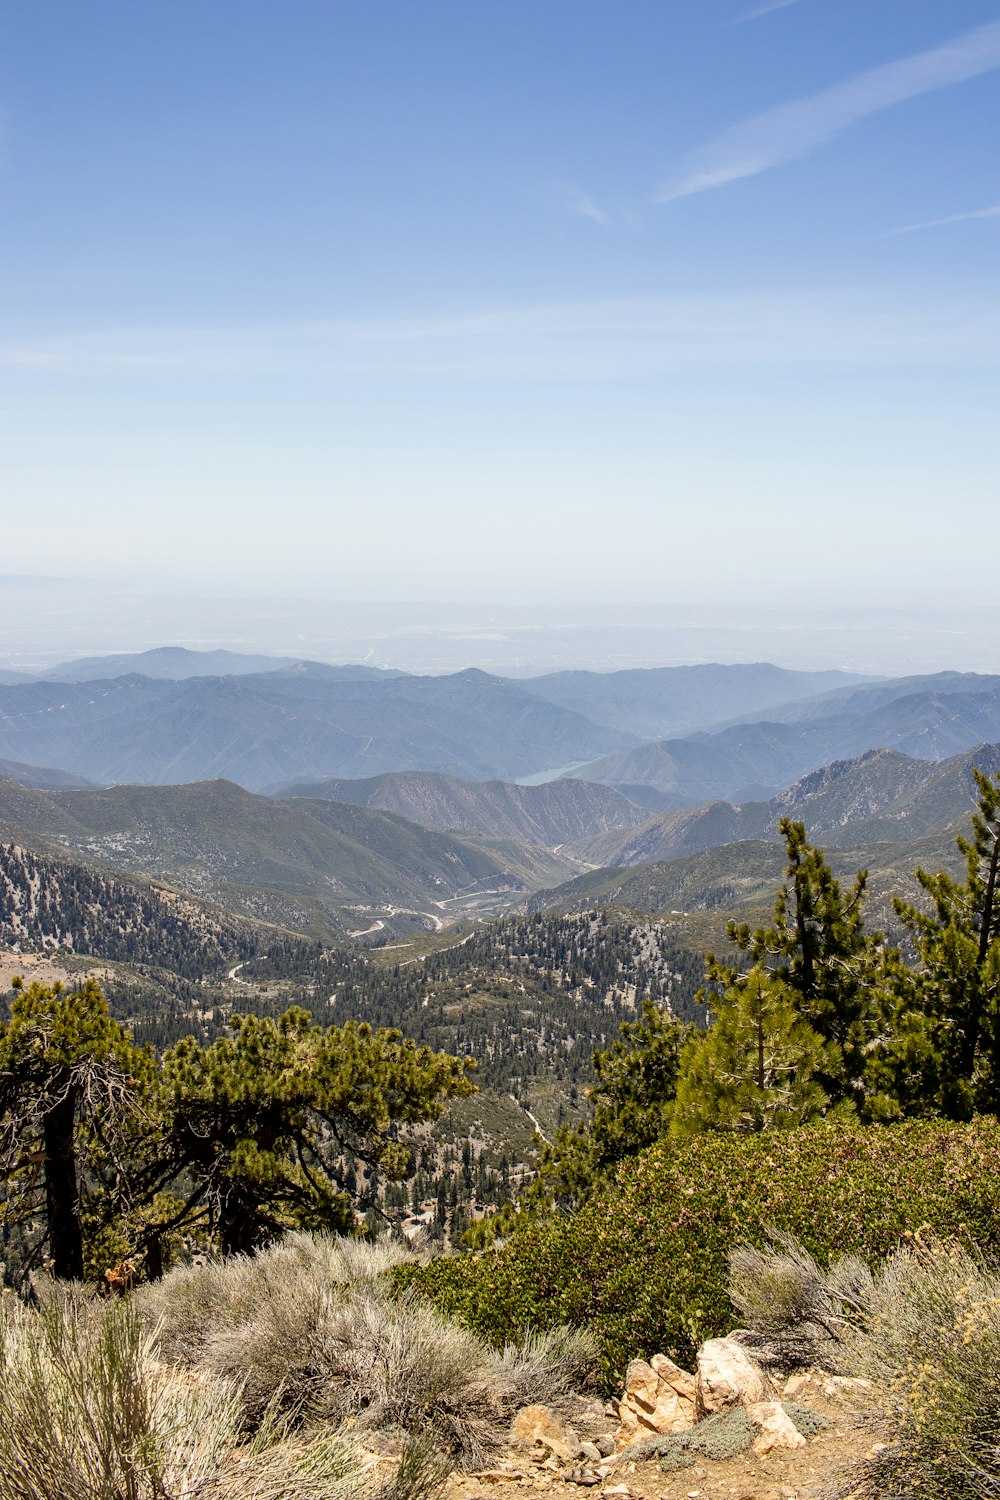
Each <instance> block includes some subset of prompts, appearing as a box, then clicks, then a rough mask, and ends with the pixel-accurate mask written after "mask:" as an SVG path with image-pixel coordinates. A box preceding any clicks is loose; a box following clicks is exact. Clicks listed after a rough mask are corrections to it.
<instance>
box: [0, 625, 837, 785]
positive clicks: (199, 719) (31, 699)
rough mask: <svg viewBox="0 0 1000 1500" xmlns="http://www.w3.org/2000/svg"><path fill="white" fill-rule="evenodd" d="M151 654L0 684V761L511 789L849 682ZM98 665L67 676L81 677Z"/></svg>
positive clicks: (757, 672)
mask: <svg viewBox="0 0 1000 1500" xmlns="http://www.w3.org/2000/svg"><path fill="white" fill-rule="evenodd" d="M152 654H153V656H154V657H155V658H156V661H155V663H154V664H153V669H154V670H155V671H156V673H157V674H158V675H148V674H147V673H144V671H143V670H142V669H144V668H148V667H149V666H150V663H149V662H148V661H147V660H146V658H145V656H140V657H137V658H119V659H118V660H117V662H116V663H113V664H112V666H111V667H108V668H107V671H116V670H117V668H118V667H127V666H131V667H132V668H139V670H131V671H128V672H126V674H125V675H116V676H108V675H107V674H106V671H104V670H103V669H102V675H99V676H97V677H93V678H87V679H86V680H59V681H55V680H49V681H33V682H22V683H21V684H19V685H16V686H14V685H10V684H6V685H0V757H2V758H6V759H9V760H12V761H19V762H27V763H31V764H37V765H54V766H60V767H62V768H64V769H65V770H66V771H69V772H72V773H73V774H74V775H77V776H83V777H86V778H88V779H89V780H91V781H95V782H99V783H104V784H107V783H112V782H131V783H142V784H147V785H149V784H168V783H181V782H189V781H199V780H206V779H213V778H217V777H223V778H225V779H228V780H232V781H236V782H238V783H239V784H240V785H242V786H245V787H247V788H248V789H249V790H253V791H263V790H266V789H268V788H270V787H275V786H280V785H285V784H287V783H289V782H292V781H295V780H303V779H304V780H313V781H314V780H319V779H321V778H326V777H335V778H338V779H343V778H351V779H356V778H360V779H364V778H368V777H371V776H376V775H382V774H384V773H386V772H390V771H414V770H421V771H438V772H442V773H444V774H446V775H451V776H458V777H461V778H464V779H467V780H472V781H491V780H496V779H501V780H505V781H517V780H521V779H527V778H530V777H532V776H535V775H537V774H538V773H550V772H552V773H554V772H555V771H557V770H559V769H565V768H567V767H573V766H579V765H581V764H583V763H584V762H589V761H594V760H597V759H599V758H603V757H607V756H609V755H620V754H622V753H623V752H627V751H630V750H632V749H634V748H635V747H636V746H637V745H638V744H639V742H640V739H641V737H642V736H641V734H640V733H638V732H636V730H634V729H631V728H629V727H627V726H628V725H629V724H635V725H637V726H643V732H645V730H646V729H647V728H648V727H649V726H651V725H653V726H656V727H657V729H658V732H662V729H663V726H664V724H668V725H670V724H677V723H683V724H684V725H690V724H696V725H697V727H701V728H703V727H705V726H706V725H709V724H713V723H719V722H721V721H722V720H724V719H725V718H727V717H731V715H732V711H733V708H734V706H735V707H738V708H739V709H740V710H741V711H742V712H745V713H750V712H756V713H761V712H764V711H765V710H766V709H768V708H769V707H780V706H781V705H782V704H785V705H787V704H788V703H790V702H797V701H799V700H800V699H802V698H808V697H810V696H815V694H816V692H817V689H823V690H824V691H826V690H828V689H829V687H830V685H831V681H834V682H843V683H846V684H847V685H853V684H854V683H856V682H857V679H856V678H853V677H850V676H847V675H846V674H836V673H808V672H788V671H784V670H782V669H779V668H776V667H770V666H766V665H749V666H733V667H714V666H709V667H697V668H663V669H654V670H650V671H649V672H624V673H620V672H610V673H597V672H591V673H572V674H556V675H555V677H553V678H536V679H529V680H527V681H521V680H517V681H515V680H512V679H508V678H502V677H493V676H491V675H490V674H489V673H486V672H481V671H478V670H471V669H470V670H468V671H464V672H457V673H454V674H452V675H450V676H446V677H415V676H408V675H406V674H403V673H392V672H383V671H381V670H379V669H377V668H366V667H331V666H324V665H322V664H318V663H315V662H295V663H293V664H291V665H284V666H278V667H274V668H273V669H270V670H267V671H248V672H245V673H244V674H243V675H236V674H234V672H233V671H231V670H227V671H226V673H225V675H221V676H207V675H194V667H192V664H191V663H190V661H188V660H187V659H186V658H187V657H189V656H191V655H193V654H195V653H186V656H185V660H184V661H183V662H182V663H180V664H179V665H178V666H177V667H175V668H172V669H171V670H177V671H183V672H184V673H185V674H186V675H184V676H183V678H182V679H181V680H176V679H175V678H172V677H164V676H162V675H159V674H160V673H161V672H162V670H163V669H164V663H163V658H162V654H161V653H152ZM212 655H213V659H215V656H216V654H214V653H213V654H212ZM225 655H226V663H225V665H226V666H227V669H228V668H229V667H231V666H232V662H231V660H230V658H229V654H228V653H227V654H225ZM172 659H173V658H171V660H172ZM100 661H101V659H97V665H95V664H94V663H93V662H89V663H87V662H85V663H84V664H83V666H82V667H79V664H78V667H79V670H81V671H85V672H91V671H96V670H98V665H99V663H100ZM216 664H217V662H216ZM255 664H256V663H255ZM58 670H60V671H62V672H63V673H64V677H67V676H68V677H72V676H73V673H72V672H69V673H67V671H66V669H58ZM672 674H680V675H679V676H677V675H672ZM567 675H568V676H569V677H570V678H571V679H572V681H571V682H570V683H568V684H567V682H566V680H565V678H566V676H567ZM671 683H676V706H675V707H673V708H671V707H670V693H671V686H670V685H671ZM644 695H645V696H644ZM567 698H569V699H570V700H571V701H572V702H576V701H580V702H583V703H585V705H586V707H587V710H588V712H587V713H586V714H584V713H583V712H581V711H580V710H579V709H577V708H575V707H573V706H571V702H569V701H563V700H565V699H567ZM595 716H596V717H595ZM791 732H792V731H789V733H791ZM588 779H598V780H603V779H608V778H605V777H603V776H598V777H596V778H588ZM634 779H638V780H642V779H643V778H641V777H640V778H634ZM695 800H696V801H698V800H704V799H703V798H701V797H699V798H696V799H695Z"/></svg>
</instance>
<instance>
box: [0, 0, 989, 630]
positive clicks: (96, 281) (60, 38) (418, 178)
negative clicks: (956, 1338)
mask: <svg viewBox="0 0 1000 1500" xmlns="http://www.w3.org/2000/svg"><path fill="white" fill-rule="evenodd" d="M998 140H1000V0H993V3H992V4H981V3H971V0H969V3H966V0H950V3H949V4H948V5H947V6H944V5H942V4H941V3H940V0H935V3H930V0H906V3H905V4H901V3H900V0H784V3H780V4H774V3H772V4H771V5H764V4H763V3H760V4H758V5H754V4H753V3H750V0H748V3H746V4H742V5H741V3H740V0H732V3H728V0H727V3H723V0H656V3H637V0H619V3H615V4H612V3H610V0H606V3H600V4H598V3H592V0H545V3H544V4H539V3H538V0H530V3H529V0H504V3H502V4H501V3H499V0H497V3H493V4H488V3H486V4H472V3H469V0H461V3H451V0H449V3H443V0H423V3H421V4H416V3H414V0H406V3H401V0H392V3H387V0H382V3H377V0H352V3H338V0H328V3H321V0H311V3H303V0H285V3H283V4H282V5H281V6H280V7H279V6H278V5H276V4H274V3H273V0H268V3H262V0H238V3H237V0H212V3H211V4H208V5H206V4H204V3H200V4H194V3H190V0H173V3H171V4H170V5H158V6H152V5H136V4H134V3H102V0H89V3H88V4H87V5H85V6H83V5H71V4H69V3H66V0H63V3H61V4H60V3H57V4H55V5H49V6H40V5H34V6H33V5H20V4H15V3H8V4H7V5H5V6H3V7H0V225H2V231H0V505H2V511H3V533H4V539H5V547H4V554H5V557H4V562H3V564H2V565H0V571H2V572H7V573H29V574H30V573H46V574H65V575H79V576H85V577H99V576H111V577H113V576H116V575H126V574H129V575H132V576H139V577H147V576H148V577H150V578H151V579H153V578H160V579H162V578H172V579H173V580H175V581H178V580H179V581H185V582H187V581H190V582H192V583H193V584H196V585H197V586H199V587H202V586H206V585H207V586H213V585H218V586H223V585H224V586H225V587H226V588H230V589H233V588H236V589H243V588H246V589H255V588H259V587H260V586H262V585H264V584H266V585H267V586H268V587H271V588H274V589H276V590H280V591H282V592H286V593H287V592H291V591H293V590H294V589H296V588H299V587H301V588H303V589H307V590H308V591H309V592H310V593H311V594H313V595H316V594H317V593H324V592H325V593H327V594H329V596H330V597H336V598H352V597H353V598H369V599H370V598H393V597H395V598H413V599H435V598H437V599H456V600H464V599H497V600H510V601H515V600H516V601H524V602H531V601H535V600H543V599H544V600H554V601H556V602H558V601H560V600H566V601H578V600H581V599H594V600H596V601H599V602H617V601H628V600H666V601H671V602H674V601H681V602H683V601H698V602H702V603H704V602H711V600H712V599H713V598H715V597H723V596H724V597H725V598H727V599H730V600H736V601H737V602H739V601H743V600H745V601H747V602H771V601H774V600H776V599H779V600H780V599H784V600H787V601H788V602H789V603H790V604H795V603H797V602H798V603H802V602H804V603H821V604H830V605H847V606H851V605H854V604H858V605H861V604H868V605H873V604H899V605H913V604H919V603H922V602H933V603H935V604H940V605H942V606H950V605H956V604H961V603H964V602H967V600H968V597H969V589H970V579H971V578H973V577H974V576H975V574H976V570H977V568H978V567H981V565H982V558H983V556H984V555H986V556H995V555H996V549H997V546H998V543H1000V521H998V520H997V519H996V517H995V514H994V512H997V513H1000V507H998V506H997V505H996V500H997V479H996V476H997V458H998V437H997V432H998V423H997V410H998V401H997V395H998V387H997V366H998V362H1000V304H998V299H997V292H998V279H1000V277H998V268H1000V257H998V249H1000V155H998V150H997V144H996V143H997V141H998Z"/></svg>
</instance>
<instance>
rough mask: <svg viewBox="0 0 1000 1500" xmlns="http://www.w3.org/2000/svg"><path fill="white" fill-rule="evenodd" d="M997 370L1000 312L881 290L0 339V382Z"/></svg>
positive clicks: (971, 300) (966, 301)
mask: <svg viewBox="0 0 1000 1500" xmlns="http://www.w3.org/2000/svg"><path fill="white" fill-rule="evenodd" d="M900 363H902V364H906V365H907V366H912V365H914V364H917V363H921V364H926V365H941V364H952V363H961V364H969V363H973V364H978V365H982V364H987V365H989V366H991V367H992V366H995V365H998V364H1000V309H994V308H992V307H991V306H987V307H985V308H984V306H983V301H982V299H981V298H980V297H978V296H974V295H971V294H970V295H968V296H964V297H963V298H962V299H960V300H959V299H952V300H948V301H946V302H940V303H933V302H931V301H929V300H928V299H927V298H919V299H916V298H913V297H909V296H906V295H905V294H903V293H895V292H892V291H885V290H883V291H881V292H879V293H878V295H875V294H872V293H870V292H865V293H860V292H855V293H851V292H847V291H844V292H842V293H839V294H834V293H831V292H829V291H824V292H822V293H818V294H813V295H809V294H804V293H803V294H795V295H793V294H791V293H788V294H774V295H750V294H746V295H731V296H723V295H719V296H714V295H713V296H708V295H700V296H697V295H684V296H665V297H633V298H618V299H614V300H603V301H588V302H555V303H543V304H538V305H530V306H520V307H518V306H514V307H500V308H488V309H485V310H481V311H471V312H467V313H450V314H443V315H440V316H434V315H431V316H428V317H412V318H393V319H389V318H386V319H373V320H371V321H365V322H362V321H354V320H348V319H343V320H335V321H323V322H313V323H306V322H302V323H282V324H272V325H255V326H250V327H230V328H227V327H215V328H213V327H202V328H198V327H192V328H186V329H179V328H169V329H155V328H150V329H141V328H133V329H120V330H103V331H101V330H94V331H92V332H90V333H84V332H79V333H72V334H69V333H67V334H63V335H59V334H56V333H49V334H47V335H46V334H43V333H42V332H41V331H36V332H34V333H29V332H24V333H22V334H21V335H20V336H15V335H13V334H9V335H8V336H6V337H0V379H2V378H3V377H10V378H12V379H14V380H15V381H16V382H17V384H18V386H19V387H23V385H24V382H25V380H26V379H28V378H30V379H32V380H40V381H46V380H60V381H61V380H67V379H71V380H86V381H91V380H93V381H111V382H123V383H125V384H126V385H128V386H130V387H131V386H132V385H133V384H134V383H135V382H137V381H141V380H155V381H160V380H165V381H178V382H181V383H182V384H185V385H187V386H188V387H189V388H190V387H192V386H193V384H194V383H195V382H197V381H203V382H207V383H209V384H212V385H214V384H215V383H218V382H223V383H230V382H246V381H253V380H266V381H271V380H274V379H277V380H280V381H286V380H304V381H307V382H310V383H315V382H320V383H326V382H338V381H348V382H350V381H354V380H357V379H375V380H396V379H400V380H404V381H409V380H411V379H413V378H414V377H416V378H419V379H421V380H424V379H438V378H440V379H453V378H459V379H468V378H472V379H499V380H508V379H510V380H518V381H522V380H527V381H531V380H546V381H548V380H617V379H636V378H640V379H641V378H653V377H659V376H665V375H669V374H670V373H671V372H673V371H678V370H684V369H689V368H693V367H709V366H711V367H726V368H732V367H734V366H744V367H745V366H751V365H754V366H758V365H759V366H763V365H770V366H823V365H851V366H857V365H872V364H876V365H885V364H890V365H891V364H900Z"/></svg>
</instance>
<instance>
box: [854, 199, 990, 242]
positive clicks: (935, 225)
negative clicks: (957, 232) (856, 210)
mask: <svg viewBox="0 0 1000 1500" xmlns="http://www.w3.org/2000/svg"><path fill="white" fill-rule="evenodd" d="M972 219H1000V203H997V204H995V205H994V207H993V208H975V209H973V210H972V211H971V212H970V213H964V214H946V215H945V217H944V218H943V219H923V220H921V222H920V223H919V224H900V225H899V227H898V228H897V229H887V230H886V231H885V233H884V234H879V235H876V236H875V238H876V239H879V240H891V239H893V238H894V237H895V236H896V235H897V234H916V233H917V231H918V230H920V229H941V228H942V227H943V226H944V225H946V224H968V223H969V222H970V220H972Z"/></svg>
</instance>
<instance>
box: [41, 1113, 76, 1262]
mask: <svg viewBox="0 0 1000 1500" xmlns="http://www.w3.org/2000/svg"><path fill="white" fill-rule="evenodd" d="M75 1124H76V1093H75V1091H73V1090H69V1091H68V1092H67V1094H66V1096H65V1098H63V1099H61V1100H60V1101H59V1103H58V1104H56V1105H54V1106H53V1107H52V1109H50V1110H48V1112H47V1113H46V1114H45V1115H44V1116H43V1119H42V1132H43V1136H44V1141H45V1209H46V1214H47V1216H48V1224H49V1254H50V1256H51V1258H52V1274H53V1275H54V1276H57V1277H59V1278H60V1279H61V1280H63V1281H82V1280H83V1230H82V1228H81V1226H80V1190H79V1186H78V1184H77V1180H76V1142H75V1140H74V1126H75Z"/></svg>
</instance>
